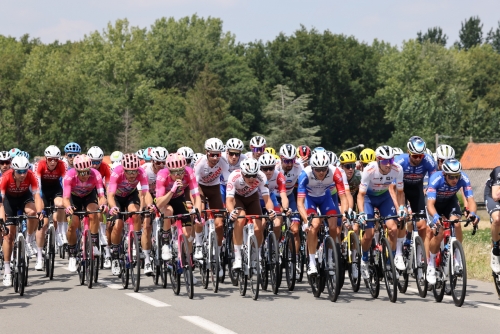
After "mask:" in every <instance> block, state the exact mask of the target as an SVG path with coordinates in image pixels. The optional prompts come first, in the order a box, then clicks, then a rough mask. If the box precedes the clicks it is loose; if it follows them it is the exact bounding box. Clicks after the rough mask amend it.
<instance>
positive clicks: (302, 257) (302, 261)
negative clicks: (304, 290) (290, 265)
mask: <svg viewBox="0 0 500 334" xmlns="http://www.w3.org/2000/svg"><path fill="white" fill-rule="evenodd" d="M304 247H305V246H304V245H302V244H301V245H300V249H299V250H298V253H297V255H298V259H297V260H296V261H298V264H299V267H298V268H296V269H295V270H296V276H297V282H299V283H300V282H302V280H303V278H304V266H305V265H306V263H307V259H306V253H305V250H304ZM297 269H298V271H297Z"/></svg>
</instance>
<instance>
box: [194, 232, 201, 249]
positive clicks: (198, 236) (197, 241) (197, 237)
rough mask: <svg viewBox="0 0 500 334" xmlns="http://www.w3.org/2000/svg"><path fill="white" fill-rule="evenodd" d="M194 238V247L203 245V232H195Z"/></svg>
mask: <svg viewBox="0 0 500 334" xmlns="http://www.w3.org/2000/svg"><path fill="white" fill-rule="evenodd" d="M194 234H195V237H196V246H201V245H202V243H203V232H200V233H198V232H195V233H194Z"/></svg>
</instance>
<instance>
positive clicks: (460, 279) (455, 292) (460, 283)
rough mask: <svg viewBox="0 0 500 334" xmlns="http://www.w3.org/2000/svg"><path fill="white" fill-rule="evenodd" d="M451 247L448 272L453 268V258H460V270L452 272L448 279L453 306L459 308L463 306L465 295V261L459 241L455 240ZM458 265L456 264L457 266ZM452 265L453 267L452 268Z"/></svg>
mask: <svg viewBox="0 0 500 334" xmlns="http://www.w3.org/2000/svg"><path fill="white" fill-rule="evenodd" d="M452 247H453V254H454V256H453V259H452V258H450V259H449V261H450V266H449V268H450V272H451V268H455V265H456V262H455V259H454V258H455V256H457V257H460V259H461V263H462V270H461V271H459V272H456V271H455V272H454V273H453V275H451V277H450V287H451V296H452V297H453V301H454V302H455V306H457V307H461V306H462V305H463V304H464V300H465V293H466V292H467V264H466V262H465V261H466V260H465V253H464V249H463V247H462V244H461V243H460V241H458V240H455V241H453V244H452ZM459 264H460V262H458V264H457V266H458V265H459ZM452 265H453V266H454V267H452Z"/></svg>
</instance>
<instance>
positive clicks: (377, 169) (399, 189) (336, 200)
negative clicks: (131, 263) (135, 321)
mask: <svg viewBox="0 0 500 334" xmlns="http://www.w3.org/2000/svg"><path fill="white" fill-rule="evenodd" d="M204 149H205V152H203V153H194V151H193V150H192V149H191V148H189V147H181V148H179V149H178V150H177V151H176V152H175V153H169V152H168V151H167V149H166V148H164V147H148V148H146V149H144V150H139V151H137V152H135V153H127V154H123V153H122V152H118V151H116V152H113V153H112V154H111V155H110V159H111V164H107V163H105V162H103V159H104V152H103V151H102V149H100V148H99V147H97V146H93V147H91V148H90V149H89V150H88V151H87V153H86V154H85V153H84V152H82V149H81V147H80V145H78V144H77V143H73V142H72V143H69V144H67V145H66V146H65V147H64V154H62V153H61V151H60V149H59V148H58V147H57V146H55V145H50V146H49V147H47V148H46V150H45V152H44V158H42V159H41V160H39V161H37V162H36V163H34V164H31V163H30V160H29V155H28V154H27V153H26V152H23V151H20V150H19V149H12V150H10V151H3V152H0V172H1V182H0V193H1V202H2V203H1V207H0V218H2V219H3V220H4V221H5V226H6V228H7V229H9V231H10V232H12V233H8V234H7V233H5V231H4V232H3V245H2V249H3V255H4V275H3V285H4V286H11V285H12V273H11V266H10V262H11V253H12V246H13V242H14V238H15V233H14V231H15V227H16V226H15V222H14V220H13V219H12V218H11V217H14V216H16V215H17V214H18V212H24V213H25V214H26V215H27V216H28V217H32V218H29V219H27V228H26V232H25V233H26V251H27V255H28V256H29V257H36V265H35V270H43V261H44V259H43V256H42V253H43V251H42V250H43V247H44V242H45V238H44V235H45V233H46V231H47V227H48V224H49V219H48V216H49V215H51V214H53V222H54V226H55V229H56V231H57V233H56V243H57V245H58V246H63V245H67V249H68V252H69V263H68V269H69V271H71V272H75V271H76V270H77V267H76V263H77V262H76V252H77V246H78V245H77V230H78V229H79V228H80V225H81V224H80V220H79V218H78V217H76V216H75V215H73V213H74V212H75V211H88V212H95V211H99V212H100V213H98V214H90V215H89V220H90V235H91V238H92V244H93V248H94V249H93V252H94V255H100V253H101V246H104V247H103V249H104V252H105V254H104V259H105V261H104V268H107V269H111V272H112V274H113V275H119V274H120V266H119V262H118V249H119V244H120V241H121V240H122V233H123V229H124V222H123V219H124V217H123V216H122V215H121V212H123V211H125V212H136V211H140V210H147V211H149V212H150V213H151V214H152V215H156V216H158V215H159V214H163V215H164V216H173V215H184V214H191V216H189V215H185V216H184V217H183V218H182V226H183V229H182V233H184V235H185V236H186V238H187V239H188V240H189V243H190V247H192V254H191V255H192V258H194V259H196V260H200V259H202V258H203V250H202V244H203V242H202V238H203V224H204V223H205V221H204V219H203V218H200V216H199V215H197V214H196V213H197V212H201V211H202V210H203V209H207V208H210V209H220V210H223V209H225V210H226V212H227V219H228V220H230V221H232V222H233V223H234V230H233V233H234V234H233V244H234V260H233V261H234V262H233V263H232V270H238V269H240V268H241V267H242V247H243V244H244V240H243V228H244V226H245V223H246V222H247V220H246V219H244V218H241V217H243V216H246V215H247V216H248V215H255V216H258V215H262V214H263V213H264V214H266V215H268V217H269V219H270V220H271V221H272V224H273V231H274V233H275V235H277V236H278V237H277V238H278V240H280V235H281V233H282V224H283V220H284V217H287V218H288V220H289V221H290V227H289V228H290V231H291V232H292V233H293V234H294V236H295V238H294V240H295V249H297V250H298V249H299V247H300V244H299V243H300V236H299V234H300V233H305V234H306V240H307V241H306V244H307V253H308V254H309V255H308V256H309V261H308V267H307V275H308V276H314V275H316V274H318V268H317V267H316V260H315V257H316V251H317V247H318V239H317V233H318V230H319V229H320V228H321V223H322V221H321V219H319V218H314V219H310V217H312V216H311V215H318V214H321V215H327V216H330V217H329V218H328V219H327V222H328V232H329V235H330V236H331V237H332V238H333V239H334V240H337V242H338V237H339V236H340V232H341V229H342V226H343V225H345V224H348V225H349V226H348V228H349V229H352V230H353V231H354V232H355V233H359V232H360V230H361V228H360V226H361V227H362V229H363V234H362V237H361V239H360V244H361V247H360V252H361V253H362V254H360V257H361V261H360V267H359V268H358V267H357V265H356V264H354V265H353V267H352V275H353V276H354V277H358V275H361V277H362V278H363V279H365V280H366V279H368V278H369V249H370V247H371V245H372V239H373V238H374V235H375V234H376V233H375V231H374V224H375V223H374V220H373V218H374V217H375V216H376V215H379V216H382V217H391V216H392V217H395V216H397V218H394V219H387V220H386V221H385V226H386V228H387V237H388V239H389V241H390V246H391V248H392V252H393V255H394V265H395V266H396V268H397V269H398V270H404V269H405V266H406V264H405V261H404V259H403V247H404V245H405V243H408V242H409V240H410V235H411V233H410V232H411V231H412V227H411V226H407V227H406V229H405V228H398V226H400V221H403V220H405V218H407V217H408V216H410V215H414V214H417V215H418V217H419V218H418V219H414V220H413V221H414V222H415V223H416V225H417V229H418V234H419V236H420V237H421V238H422V240H424V244H425V251H426V254H425V256H426V258H427V271H426V273H425V278H426V279H427V281H428V283H429V284H430V285H433V284H435V283H436V269H435V259H436V255H437V253H438V251H439V247H440V244H441V241H442V239H443V229H439V228H438V227H439V226H441V224H442V220H443V219H450V220H451V219H460V217H461V216H462V215H463V212H462V209H461V206H460V203H459V199H458V196H457V195H460V196H463V203H464V205H465V207H466V208H467V210H468V213H467V214H468V218H469V219H470V220H471V221H472V222H473V224H474V225H477V224H478V222H479V216H478V215H477V214H476V212H477V205H476V202H475V200H474V195H473V192H472V188H471V184H470V181H469V179H468V177H467V175H466V174H465V173H464V172H463V171H462V166H461V164H460V162H459V161H458V160H457V159H456V158H455V151H454V149H453V148H452V147H451V146H449V145H440V146H439V147H438V148H437V150H436V152H435V153H432V152H431V151H430V150H429V149H428V148H427V147H426V144H425V142H424V140H423V139H422V138H420V137H418V136H413V137H411V138H410V139H409V140H408V142H407V153H404V152H403V151H402V150H401V149H398V148H393V147H390V146H387V145H382V146H379V147H377V148H376V149H375V150H372V149H369V148H366V149H364V150H363V151H361V153H360V154H359V156H357V155H356V154H355V153H354V152H352V151H344V152H342V153H341V154H340V155H339V156H337V155H336V154H335V153H333V152H331V151H327V150H326V149H324V148H323V147H316V148H314V149H311V148H309V147H308V146H306V145H302V146H299V147H295V146H294V145H292V144H283V145H282V146H281V147H280V148H279V149H278V150H275V149H274V148H271V147H267V145H266V140H265V138H264V137H262V136H255V137H253V138H252V139H251V140H250V142H249V152H247V153H245V147H244V143H243V142H242V141H241V140H240V139H237V138H231V139H229V140H228V141H227V142H226V143H225V144H224V143H223V142H222V141H221V140H220V139H218V138H210V139H208V140H206V141H205V144H204ZM485 202H486V205H487V210H488V213H489V214H490V216H491V222H492V228H491V234H492V243H493V248H492V253H491V268H492V270H493V272H495V273H500V249H499V244H500V167H497V168H495V169H494V170H493V171H492V173H491V176H490V179H489V180H488V182H487V184H486V190H485ZM72 215H73V217H72V220H71V224H68V221H69V220H68V217H69V216H72ZM339 215H341V216H339ZM132 217H133V223H134V230H135V231H136V232H137V233H138V236H139V239H140V242H141V248H142V252H143V257H144V274H145V275H148V276H149V275H153V274H154V273H153V269H152V265H151V255H150V254H151V245H152V242H151V240H152V228H151V221H152V219H151V218H150V216H145V215H138V214H137V215H133V216H132ZM110 219H112V220H113V222H114V223H113V224H105V222H106V221H109V220H110ZM228 220H226V219H225V218H224V217H221V216H217V217H215V232H216V234H217V238H216V240H217V244H218V248H219V254H220V253H221V247H222V246H223V239H224V224H226V223H227V221H228ZM40 221H42V222H43V227H42V228H38V227H39V222H40ZM172 223H173V222H172V221H171V219H164V220H163V222H162V224H161V225H160V233H159V235H160V236H161V239H162V241H163V242H162V245H163V246H162V247H161V250H160V251H161V258H162V259H163V260H165V261H167V260H170V259H171V258H172V249H171V246H170V245H171V244H170V241H171V239H172V226H173V224H172ZM253 223H254V231H255V236H256V238H257V241H258V244H259V247H262V244H263V238H264V229H265V226H264V222H263V220H262V219H253ZM193 227H194V228H193ZM179 233H180V232H179ZM456 236H457V239H458V240H459V241H460V242H462V239H463V232H462V229H461V227H460V225H457V226H456ZM354 252H355V251H354ZM353 256H355V254H353ZM298 265H299V261H297V266H298ZM458 266H460V263H458ZM455 270H457V271H459V270H460V268H459V267H457V268H455ZM218 275H219V277H220V276H222V275H224V271H223V270H222V268H220V270H219V273H218Z"/></svg>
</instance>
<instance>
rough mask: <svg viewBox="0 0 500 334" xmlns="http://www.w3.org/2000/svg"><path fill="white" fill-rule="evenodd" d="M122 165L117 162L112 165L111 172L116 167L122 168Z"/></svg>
mask: <svg viewBox="0 0 500 334" xmlns="http://www.w3.org/2000/svg"><path fill="white" fill-rule="evenodd" d="M121 165H122V163H121V162H120V161H115V162H113V163H112V164H111V170H114V169H115V168H116V166H121Z"/></svg>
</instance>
